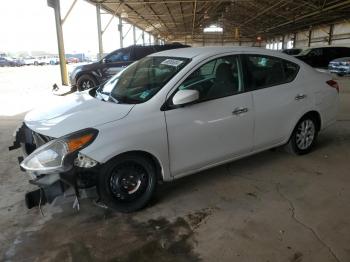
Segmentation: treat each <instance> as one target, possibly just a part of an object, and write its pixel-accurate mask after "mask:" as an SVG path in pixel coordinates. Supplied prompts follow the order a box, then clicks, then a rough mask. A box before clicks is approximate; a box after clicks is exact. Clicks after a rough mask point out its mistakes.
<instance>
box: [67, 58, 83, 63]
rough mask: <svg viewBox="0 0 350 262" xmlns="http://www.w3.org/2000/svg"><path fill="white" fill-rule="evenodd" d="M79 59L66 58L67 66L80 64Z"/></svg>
mask: <svg viewBox="0 0 350 262" xmlns="http://www.w3.org/2000/svg"><path fill="white" fill-rule="evenodd" d="M79 62H80V61H79V58H76V57H67V58H66V63H67V64H72V63H79Z"/></svg>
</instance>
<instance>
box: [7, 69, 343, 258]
mask: <svg viewBox="0 0 350 262" xmlns="http://www.w3.org/2000/svg"><path fill="white" fill-rule="evenodd" d="M0 70H3V69H0ZM4 70H5V69H4ZM11 70H15V69H11ZM20 70H25V68H24V69H23V68H22V69H20ZM27 70H33V71H31V72H30V74H29V73H28V74H27V76H28V77H30V76H32V77H33V82H34V79H36V78H38V77H39V75H38V73H39V72H40V71H39V72H35V71H34V70H38V68H33V69H29V68H28V69H27ZM45 70H47V71H48V73H47V76H48V77H49V78H50V77H51V78H50V79H52V78H53V76H56V73H57V76H59V74H58V71H57V72H56V71H55V72H53V71H52V72H51V71H50V70H57V69H55V67H45ZM0 74H4V72H3V71H0ZM7 74H10V72H7ZM40 76H42V74H41V72H40ZM14 77H16V75H14ZM9 78H10V76H7V77H6V78H5V79H9ZM3 79H4V78H0V83H1V85H0V92H1V91H2V90H1V89H2V88H3V86H4V85H7V89H6V92H12V95H13V94H15V93H16V92H19V91H18V90H16V85H15V84H16V81H15V79H14V80H13V81H12V82H11V85H14V88H13V89H10V85H9V83H7V82H6V81H5V82H1V81H4V80H3ZM47 81H48V80H47ZM50 81H51V80H50ZM28 82H29V83H31V81H28ZM340 84H341V89H342V91H341V95H340V99H341V110H340V114H339V120H340V121H338V122H337V123H336V124H335V125H334V126H332V127H331V128H329V129H328V130H325V131H324V132H322V133H321V134H320V137H319V141H318V142H319V143H318V145H317V147H316V148H315V150H314V151H313V152H312V153H311V154H309V155H305V156H301V157H297V156H292V155H289V154H286V153H284V152H283V151H281V150H277V151H266V152H263V153H260V154H258V155H255V156H251V157H248V158H246V159H242V160H239V161H236V162H232V163H230V164H227V165H224V166H220V167H217V168H214V169H211V170H207V171H204V172H201V173H198V174H195V175H193V176H190V177H187V178H183V179H180V180H178V181H175V182H174V183H171V184H164V185H162V186H160V187H159V189H158V192H157V194H156V197H155V199H154V201H153V202H152V203H151V205H150V206H149V207H148V208H146V209H145V210H142V211H140V212H137V213H134V214H129V215H123V214H118V213H114V212H111V211H110V210H108V209H102V208H99V207H96V206H95V205H94V204H93V203H92V201H91V200H89V199H86V200H84V201H82V205H81V210H80V212H79V213H77V212H75V211H73V210H72V209H71V203H66V204H63V205H61V206H44V207H43V212H44V214H45V217H42V216H41V215H40V212H39V210H37V209H33V210H26V209H25V208H24V203H23V194H24V192H26V191H27V190H30V187H31V186H30V185H28V183H27V178H26V177H25V175H24V174H23V173H21V172H20V171H19V169H18V165H17V160H16V156H17V154H18V152H8V151H7V147H8V145H9V144H10V141H11V134H12V132H13V130H14V128H15V127H16V125H17V124H18V123H19V122H20V120H21V119H22V117H23V114H19V115H15V116H10V117H0V123H1V124H0V167H1V168H0V178H1V179H0V214H1V215H0V260H1V261H220V262H221V261H223V262H225V261H229V262H232V261H237V262H255V261H257V262H261V261H262V262H267V261H269V262H284V261H286V262H301V261H303V262H337V261H341V262H348V261H350V244H349V243H350V201H349V199H350V190H349V186H350V176H349V175H350V173H349V170H350V162H349V159H350V106H349V105H350V80H349V79H344V80H341V81H340ZM47 86H48V87H50V86H51V84H48V85H47ZM18 88H19V90H21V92H22V91H23V90H22V89H23V88H24V87H23V86H22V85H21V86H19V87H18ZM21 88H22V89H21ZM30 88H32V89H31V90H34V89H35V88H39V87H33V86H32V87H30ZM35 90H36V89H35ZM27 91H28V90H27ZM6 92H2V93H1V94H2V96H3V95H6ZM24 93H25V94H28V93H30V92H29V91H28V92H24ZM9 97H11V96H9ZM2 99H4V100H6V97H2ZM8 99H11V98H8ZM22 100H23V99H22ZM22 100H21V101H22ZM21 103H22V102H21ZM21 107H24V108H26V107H27V105H21ZM6 112H9V111H8V110H7V111H6ZM0 114H1V112H0Z"/></svg>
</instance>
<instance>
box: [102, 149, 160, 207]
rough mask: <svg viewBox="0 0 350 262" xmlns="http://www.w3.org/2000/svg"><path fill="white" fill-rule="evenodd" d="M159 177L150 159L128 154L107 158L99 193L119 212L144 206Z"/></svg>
mask: <svg viewBox="0 0 350 262" xmlns="http://www.w3.org/2000/svg"><path fill="white" fill-rule="evenodd" d="M156 183H157V176H156V171H155V167H154V164H153V162H152V161H151V159H149V158H147V157H144V156H142V155H139V154H128V155H122V156H119V157H116V158H114V159H112V160H110V161H108V162H107V163H106V164H105V165H104V166H103V168H102V170H101V173H100V176H99V192H100V196H101V199H102V201H103V202H105V203H106V204H107V205H108V206H110V207H112V208H114V209H115V210H117V211H120V212H125V213H128V212H133V211H136V210H139V209H141V208H143V207H144V206H145V205H146V204H147V203H148V201H149V200H150V199H151V197H152V195H153V193H154V191H155V188H156Z"/></svg>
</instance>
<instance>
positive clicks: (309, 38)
mask: <svg viewBox="0 0 350 262" xmlns="http://www.w3.org/2000/svg"><path fill="white" fill-rule="evenodd" d="M311 37H312V29H311V28H310V29H309V37H308V43H307V46H308V47H310V46H311Z"/></svg>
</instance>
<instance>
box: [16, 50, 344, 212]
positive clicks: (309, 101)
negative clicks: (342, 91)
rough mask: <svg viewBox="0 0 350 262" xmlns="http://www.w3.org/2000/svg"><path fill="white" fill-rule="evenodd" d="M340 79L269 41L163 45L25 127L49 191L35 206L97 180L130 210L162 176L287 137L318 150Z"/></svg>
mask: <svg viewBox="0 0 350 262" xmlns="http://www.w3.org/2000/svg"><path fill="white" fill-rule="evenodd" d="M338 91H339V90H338V85H337V83H336V82H335V81H333V80H332V79H331V77H330V75H327V74H324V73H320V72H317V71H315V70H314V69H313V68H311V67H309V66H308V65H306V64H304V63H303V62H301V61H299V60H297V59H295V58H293V57H290V56H287V55H284V54H281V53H277V52H272V51H268V50H263V49H258V48H243V47H237V48H232V47H230V48H229V47H227V48H221V47H220V48H186V49H181V50H169V51H164V52H160V53H156V54H152V55H150V56H148V57H146V58H144V59H141V60H139V61H138V62H135V63H134V64H132V65H130V66H129V67H127V68H126V69H125V70H123V71H122V72H120V73H119V74H118V75H116V76H115V77H113V78H112V79H111V80H109V81H108V82H107V83H106V84H104V85H101V86H100V87H97V88H93V89H90V90H87V91H84V92H80V93H79V92H78V93H74V94H71V95H68V96H66V97H64V98H61V99H59V101H58V102H55V103H52V104H51V105H50V106H48V107H44V108H41V109H35V110H33V111H31V112H29V113H28V114H27V115H26V117H25V119H24V123H23V125H22V126H21V127H20V128H19V130H18V131H17V133H16V137H15V138H16V139H15V142H14V145H13V146H12V147H11V148H10V149H15V148H19V147H21V148H22V149H23V152H24V159H20V160H21V163H20V165H21V167H22V169H24V170H25V171H26V172H27V173H28V174H29V176H30V183H32V184H35V185H37V186H38V187H39V189H38V190H36V191H32V192H29V193H27V194H26V203H27V207H28V208H32V207H34V206H38V205H39V203H41V204H44V203H47V202H48V203H51V202H52V201H53V200H54V199H55V198H56V197H57V196H59V195H62V194H64V192H65V191H67V190H68V189H69V188H73V189H74V192H75V194H76V195H77V197H79V192H80V191H81V190H83V189H86V188H94V187H95V188H96V191H97V193H98V195H99V196H100V198H101V200H102V201H103V202H104V203H106V204H107V205H108V206H110V207H113V208H115V209H116V210H118V211H121V212H132V211H135V210H138V209H141V208H143V207H144V206H145V205H146V204H147V203H148V201H149V200H150V198H151V197H152V195H153V193H154V192H155V189H156V185H157V183H158V181H171V180H173V179H176V178H179V177H183V176H185V175H189V174H193V173H195V172H198V171H200V170H204V169H207V168H211V167H213V166H216V165H220V164H223V163H226V162H229V161H232V160H235V159H238V158H242V157H244V156H248V155H251V154H254V153H257V152H260V151H263V150H267V149H269V148H274V147H277V146H282V145H285V147H286V148H287V149H288V150H289V151H291V152H293V153H295V154H300V155H301V154H305V153H308V152H309V151H310V150H311V149H312V147H313V145H314V144H315V141H316V138H317V134H318V132H319V131H320V130H322V129H324V128H325V127H327V126H328V125H330V124H332V123H333V122H335V120H336V114H337V109H338Z"/></svg>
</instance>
